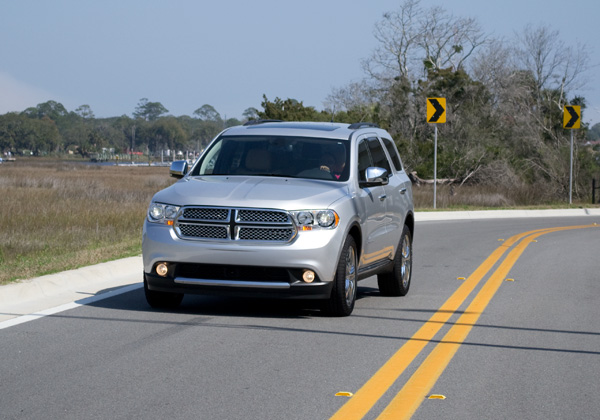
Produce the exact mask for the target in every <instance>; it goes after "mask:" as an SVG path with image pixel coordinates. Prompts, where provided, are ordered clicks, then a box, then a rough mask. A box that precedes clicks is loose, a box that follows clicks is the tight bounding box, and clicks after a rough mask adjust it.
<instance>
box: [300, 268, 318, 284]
mask: <svg viewBox="0 0 600 420" xmlns="http://www.w3.org/2000/svg"><path fill="white" fill-rule="evenodd" d="M302 280H304V281H305V282H306V283H312V282H313V281H315V272H314V271H310V270H306V271H305V272H304V273H303V274H302Z"/></svg>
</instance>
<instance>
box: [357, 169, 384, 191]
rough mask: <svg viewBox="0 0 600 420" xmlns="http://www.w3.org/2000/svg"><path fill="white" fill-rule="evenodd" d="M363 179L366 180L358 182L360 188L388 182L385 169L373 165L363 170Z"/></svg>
mask: <svg viewBox="0 0 600 420" xmlns="http://www.w3.org/2000/svg"><path fill="white" fill-rule="evenodd" d="M365 179H366V181H361V182H359V185H360V187H361V188H366V187H377V186H381V185H387V184H388V183H389V182H390V180H389V175H388V171H387V169H383V168H377V167H373V166H371V167H369V168H367V169H366V170H365Z"/></svg>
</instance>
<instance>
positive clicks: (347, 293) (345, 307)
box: [326, 235, 358, 316]
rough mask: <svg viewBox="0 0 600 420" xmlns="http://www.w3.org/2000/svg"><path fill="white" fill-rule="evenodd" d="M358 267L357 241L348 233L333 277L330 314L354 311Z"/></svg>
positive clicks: (329, 302)
mask: <svg viewBox="0 0 600 420" xmlns="http://www.w3.org/2000/svg"><path fill="white" fill-rule="evenodd" d="M357 267H358V253H357V252H356V242H355V241H354V238H353V237H352V236H350V235H348V237H347V238H346V242H344V247H343V249H342V255H341V256H340V260H339V262H338V266H337V270H336V272H335V277H334V279H333V289H332V291H331V297H330V298H329V301H328V302H327V305H326V312H327V313H328V314H330V315H332V316H348V315H350V314H351V313H352V310H353V309H354V303H355V302H356V287H357V286H356V283H357V280H358V277H357Z"/></svg>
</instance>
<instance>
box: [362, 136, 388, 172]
mask: <svg viewBox="0 0 600 420" xmlns="http://www.w3.org/2000/svg"><path fill="white" fill-rule="evenodd" d="M367 142H368V144H369V151H370V152H371V157H372V158H373V164H374V165H375V166H377V167H379V168H383V169H387V171H388V174H390V175H391V174H392V168H390V163H389V162H388V159H387V157H386V156H385V152H384V151H383V147H381V143H380V142H379V139H378V138H377V137H371V138H369V139H368V140H367Z"/></svg>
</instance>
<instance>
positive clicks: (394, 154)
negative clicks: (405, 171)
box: [381, 137, 402, 171]
mask: <svg viewBox="0 0 600 420" xmlns="http://www.w3.org/2000/svg"><path fill="white" fill-rule="evenodd" d="M381 140H383V144H384V145H385V148H386V149H387V151H388V155H390V158H391V159H392V164H393V165H394V168H395V169H396V171H401V170H402V161H401V160H400V156H398V151H397V150H396V148H395V147H394V142H393V141H391V140H390V139H386V138H385V137H382V138H381Z"/></svg>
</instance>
